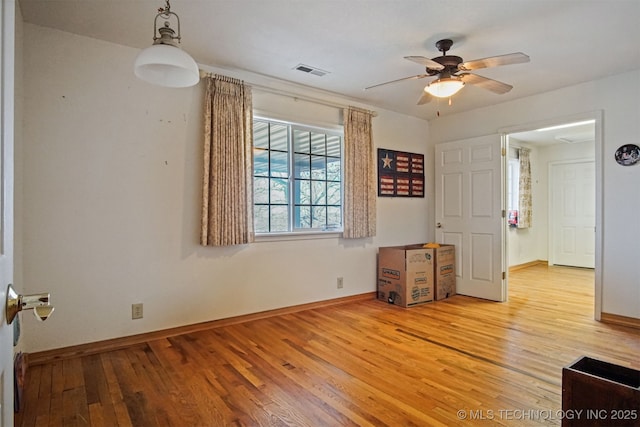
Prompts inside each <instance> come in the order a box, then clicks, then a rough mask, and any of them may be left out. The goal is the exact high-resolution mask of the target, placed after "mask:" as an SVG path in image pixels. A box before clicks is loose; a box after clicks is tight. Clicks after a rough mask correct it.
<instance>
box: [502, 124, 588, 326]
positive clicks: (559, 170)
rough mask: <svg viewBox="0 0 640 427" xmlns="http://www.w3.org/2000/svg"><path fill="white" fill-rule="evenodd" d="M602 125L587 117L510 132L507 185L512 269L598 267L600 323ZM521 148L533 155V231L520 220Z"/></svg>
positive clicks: (508, 252)
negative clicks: (599, 166) (599, 217)
mask: <svg viewBox="0 0 640 427" xmlns="http://www.w3.org/2000/svg"><path fill="white" fill-rule="evenodd" d="M599 127H600V126H599V122H598V120H597V119H594V118H585V117H582V118H579V119H572V120H566V121H564V122H562V123H560V124H553V126H546V124H545V126H544V127H543V126H538V127H531V128H530V129H532V130H526V131H515V132H511V133H508V134H507V137H506V148H507V150H506V162H505V163H506V165H505V183H504V188H505V203H506V206H505V208H506V210H507V227H506V231H505V246H506V247H505V253H506V255H507V257H506V258H507V267H508V269H510V270H512V271H513V270H517V269H519V268H523V267H526V266H529V265H535V264H539V263H544V264H547V265H563V266H569V267H580V268H589V269H594V270H595V272H596V274H595V277H596V279H595V282H596V283H595V287H596V289H595V290H596V292H595V294H596V301H595V303H596V304H595V306H596V316H595V317H596V319H598V318H599V315H600V314H599V311H600V310H599V307H600V300H599V298H598V292H599V281H598V268H597V266H598V262H597V258H598V253H599V250H598V242H599V236H598V233H597V232H596V230H597V227H596V225H597V224H596V223H597V221H598V211H599V207H598V206H599V205H600V204H601V201H600V196H599V194H598V187H599V184H598V182H597V179H596V177H597V176H599V173H598V165H599V164H600V155H599V147H600V146H601V141H600V138H599V136H598V131H599V130H598V129H599ZM521 150H528V151H529V158H530V164H531V179H530V191H531V202H530V203H531V212H532V215H531V224H530V226H528V227H527V226H525V227H523V226H522V224H521V223H520V222H519V221H520V218H519V214H520V213H521V212H520V211H521V206H522V203H523V201H522V200H521V199H520V195H521V192H522V190H521V188H522V183H520V153H521V152H522V151H521ZM525 181H526V180H525ZM525 203H526V202H525Z"/></svg>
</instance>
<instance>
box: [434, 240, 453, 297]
mask: <svg viewBox="0 0 640 427" xmlns="http://www.w3.org/2000/svg"><path fill="white" fill-rule="evenodd" d="M432 250H433V251H434V258H435V270H434V274H433V276H434V285H435V291H434V296H435V299H436V300H437V301H438V300H442V299H445V298H449V297H451V296H453V295H455V294H456V247H455V246H454V245H443V244H441V245H440V247H439V248H436V249H432Z"/></svg>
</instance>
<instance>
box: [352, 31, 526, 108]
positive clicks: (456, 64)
mask: <svg viewBox="0 0 640 427" xmlns="http://www.w3.org/2000/svg"><path fill="white" fill-rule="evenodd" d="M452 45H453V41H452V40H450V39H443V40H439V41H438V42H436V47H437V48H438V50H439V51H440V52H442V56H438V57H436V58H433V59H429V58H425V57H424V56H405V57H404V58H405V59H408V60H409V61H413V62H416V63H418V64H421V65H424V66H426V74H418V75H417V76H409V77H404V78H401V79H397V80H392V81H389V82H385V83H380V84H376V85H373V86H369V87H366V88H365V90H368V89H373V88H375V87H379V86H383V85H387V84H390V83H397V82H401V81H404V80H416V79H422V78H425V77H433V76H438V78H437V79H436V80H433V81H432V82H431V83H429V84H428V85H427V86H426V87H425V88H424V93H423V94H422V96H421V97H420V99H419V100H418V105H422V104H426V103H427V102H429V101H431V98H432V97H433V96H435V97H438V98H449V97H450V96H452V95H453V94H455V93H457V92H458V91H459V90H460V89H462V87H463V86H464V85H465V84H466V83H468V84H471V85H475V86H478V87H481V88H483V89H487V90H489V91H491V92H493V93H497V94H503V93H507V92H509V91H510V90H511V89H512V88H513V86H511V85H508V84H506V83H503V82H499V81H497V80H493V79H489V78H487V77H482V76H479V75H477V74H472V73H469V72H468V71H473V70H478V69H480V68H490V67H498V66H500V65H509V64H520V63H523V62H529V57H528V56H527V55H525V54H524V53H522V52H517V53H509V54H507V55H499V56H491V57H489V58H482V59H475V60H472V61H466V62H465V61H463V59H462V58H460V57H459V56H454V55H447V51H448V50H449V49H451V46H452Z"/></svg>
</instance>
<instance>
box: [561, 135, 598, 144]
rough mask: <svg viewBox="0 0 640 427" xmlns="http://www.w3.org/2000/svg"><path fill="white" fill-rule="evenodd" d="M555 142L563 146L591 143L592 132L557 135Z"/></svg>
mask: <svg viewBox="0 0 640 427" xmlns="http://www.w3.org/2000/svg"><path fill="white" fill-rule="evenodd" d="M556 140H558V141H562V142H564V143H565V144H578V143H581V142H593V140H594V138H593V132H580V133H571V134H565V135H557V136H556Z"/></svg>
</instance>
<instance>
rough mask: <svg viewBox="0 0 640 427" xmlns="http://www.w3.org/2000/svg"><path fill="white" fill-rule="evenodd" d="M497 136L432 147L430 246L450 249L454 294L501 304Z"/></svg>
mask: <svg viewBox="0 0 640 427" xmlns="http://www.w3.org/2000/svg"><path fill="white" fill-rule="evenodd" d="M503 163H504V160H503V156H502V141H501V137H500V135H489V136H484V137H478V138H472V139H466V140H463V141H454V142H449V143H443V144H437V145H436V150H435V177H436V178H435V179H436V215H435V220H436V240H437V241H438V242H439V243H446V244H452V245H455V246H456V276H457V277H456V292H457V293H459V294H462V295H469V296H473V297H477V298H484V299H489V300H493V301H505V300H506V298H507V293H506V278H503V277H504V275H503V271H505V270H504V265H505V262H504V250H503V247H504V246H503V239H504V218H503V216H502V209H503V207H502V205H503V203H502V200H503V196H502V193H503V189H502V187H503V185H502V183H503V173H504V172H503V171H504V165H503Z"/></svg>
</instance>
